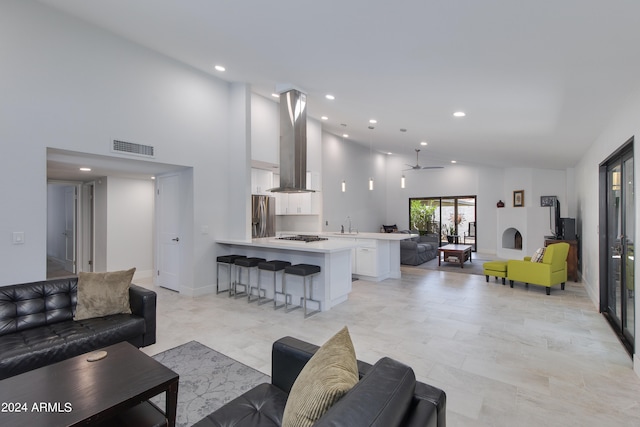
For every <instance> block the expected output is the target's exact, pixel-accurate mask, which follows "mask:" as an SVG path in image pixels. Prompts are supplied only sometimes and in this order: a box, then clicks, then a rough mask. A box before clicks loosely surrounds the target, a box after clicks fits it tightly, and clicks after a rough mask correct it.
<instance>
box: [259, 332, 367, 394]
mask: <svg viewBox="0 0 640 427" xmlns="http://www.w3.org/2000/svg"><path fill="white" fill-rule="evenodd" d="M319 348H320V347H319V346H317V345H314V344H310V343H308V342H306V341H302V340H299V339H297V338H293V337H284V338H280V339H279V340H278V341H276V342H274V343H273V347H272V349H271V384H273V385H274V386H276V387H278V388H279V389H280V390H282V391H284V392H285V393H287V394H288V393H289V392H290V391H291V387H292V386H293V383H294V382H295V381H296V378H298V375H300V371H302V368H304V365H306V364H307V362H308V361H309V359H311V357H312V356H313V355H314V354H315V353H316V351H318V349H319ZM371 368H372V366H371V365H370V364H369V363H367V362H363V361H361V360H358V373H359V377H360V378H362V377H363V376H364V375H365V374H366V373H367V372H369V370H371Z"/></svg>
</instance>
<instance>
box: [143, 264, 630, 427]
mask: <svg viewBox="0 0 640 427" xmlns="http://www.w3.org/2000/svg"><path fill="white" fill-rule="evenodd" d="M140 284H142V285H143V286H147V287H150V288H153V289H154V290H156V291H157V292H158V311H157V313H158V334H157V344H155V345H153V346H149V347H146V348H144V349H143V351H145V352H146V353H148V354H155V353H158V352H160V351H164V350H166V349H169V348H172V347H174V346H177V345H179V344H182V343H185V342H187V341H190V340H197V341H199V342H201V343H202V344H205V345H207V346H209V347H211V348H213V349H215V350H217V351H219V352H222V353H224V354H226V355H228V356H230V357H233V358H235V359H237V360H239V361H241V362H243V363H245V364H247V365H249V366H251V367H253V368H256V369H258V370H260V371H262V372H264V373H266V374H270V370H271V365H270V364H271V360H270V358H271V344H272V343H273V341H275V340H276V339H278V338H280V337H283V336H286V335H291V336H294V337H297V338H300V339H303V340H306V341H309V342H312V343H316V344H318V345H320V344H322V343H323V342H324V341H326V340H327V339H328V338H329V337H331V336H332V335H333V334H334V333H335V332H336V331H338V330H339V329H340V328H341V327H342V326H344V325H347V326H348V327H349V331H350V333H351V337H352V340H353V342H354V345H355V348H356V354H357V356H358V358H359V359H361V360H364V361H367V362H369V363H374V362H375V361H376V360H378V359H379V358H380V357H381V356H384V355H386V356H390V357H392V358H395V359H397V360H400V361H402V362H404V363H406V364H408V365H410V366H411V367H412V368H413V369H414V371H415V372H416V376H417V377H418V379H419V380H421V381H424V382H426V383H429V384H432V385H434V386H437V387H440V388H442V389H443V390H445V392H446V393H447V425H448V426H450V427H457V426H475V427H482V426H534V425H536V426H537V425H545V426H563V427H564V426H639V425H640V379H639V378H638V377H637V376H636V374H635V373H634V372H633V368H632V362H631V358H630V357H629V356H628V354H627V353H626V352H625V350H624V349H623V347H622V345H621V344H620V343H619V342H618V340H617V338H616V336H615V335H614V333H613V332H612V331H611V329H610V327H609V326H608V324H607V323H606V322H605V320H604V318H603V317H602V316H601V315H600V314H599V313H598V312H597V311H596V309H595V308H594V305H593V303H592V301H591V300H590V299H589V297H588V296H587V294H586V291H585V290H584V288H583V286H582V284H580V283H573V282H569V283H567V286H566V290H565V291H561V290H560V289H559V287H558V288H553V290H552V292H551V296H547V295H545V290H544V288H543V287H538V286H533V285H532V286H529V287H528V288H526V287H525V286H524V285H523V284H516V286H515V288H514V289H511V288H509V285H508V284H507V285H506V286H503V285H502V284H501V283H500V282H498V281H496V282H494V281H493V280H490V281H489V283H486V282H485V278H484V277H483V276H476V275H469V274H461V273H449V272H439V271H431V270H421V269H416V268H410V267H407V268H405V267H403V269H402V279H399V280H395V279H389V280H385V281H383V282H380V283H373V282H367V281H362V280H360V281H356V282H353V292H352V293H351V294H350V295H349V300H348V301H346V302H344V303H342V304H340V305H338V306H337V307H334V308H333V309H331V310H330V311H328V312H323V313H320V314H317V315H315V316H312V317H311V318H309V319H306V320H305V319H303V315H302V312H301V311H300V310H296V311H293V312H291V313H288V314H286V313H284V312H282V310H279V311H274V310H273V309H272V306H271V305H270V304H266V305H263V306H258V305H256V303H252V304H248V303H247V301H246V299H244V298H243V299H237V300H234V299H230V298H228V296H227V294H226V293H223V294H219V295H207V296H203V297H198V298H191V297H186V296H182V295H180V294H178V293H175V292H172V291H169V290H166V289H162V288H155V287H154V286H153V285H152V284H149V283H147V284H145V283H144V282H141V283H140Z"/></svg>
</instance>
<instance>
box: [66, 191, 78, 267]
mask: <svg viewBox="0 0 640 427" xmlns="http://www.w3.org/2000/svg"><path fill="white" fill-rule="evenodd" d="M76 203H77V188H76V186H69V187H66V188H65V190H64V239H65V260H64V261H65V267H64V269H65V270H66V271H70V272H72V273H74V274H75V273H76V211H77V206H76Z"/></svg>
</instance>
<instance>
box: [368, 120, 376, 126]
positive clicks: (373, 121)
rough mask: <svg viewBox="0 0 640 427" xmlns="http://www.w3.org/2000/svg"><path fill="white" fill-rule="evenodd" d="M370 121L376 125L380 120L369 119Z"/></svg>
mask: <svg viewBox="0 0 640 427" xmlns="http://www.w3.org/2000/svg"><path fill="white" fill-rule="evenodd" d="M369 123H371V124H372V125H375V124H376V123H378V121H377V120H376V119H371V120H369Z"/></svg>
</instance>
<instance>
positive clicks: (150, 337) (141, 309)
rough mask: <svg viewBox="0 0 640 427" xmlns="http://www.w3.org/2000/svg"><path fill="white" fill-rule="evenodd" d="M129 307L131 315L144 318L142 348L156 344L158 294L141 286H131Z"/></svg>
mask: <svg viewBox="0 0 640 427" xmlns="http://www.w3.org/2000/svg"><path fill="white" fill-rule="evenodd" d="M129 305H130V306H131V314H135V315H136V316H140V317H143V318H144V323H145V332H144V336H143V337H142V343H141V346H142V347H146V346H148V345H151V344H155V342H156V293H155V292H154V291H152V290H149V289H145V288H143V287H141V286H138V285H134V284H133V283H132V284H131V285H130V286H129Z"/></svg>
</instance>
